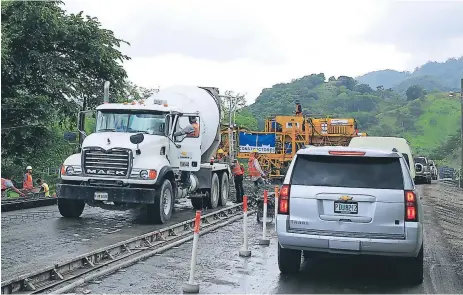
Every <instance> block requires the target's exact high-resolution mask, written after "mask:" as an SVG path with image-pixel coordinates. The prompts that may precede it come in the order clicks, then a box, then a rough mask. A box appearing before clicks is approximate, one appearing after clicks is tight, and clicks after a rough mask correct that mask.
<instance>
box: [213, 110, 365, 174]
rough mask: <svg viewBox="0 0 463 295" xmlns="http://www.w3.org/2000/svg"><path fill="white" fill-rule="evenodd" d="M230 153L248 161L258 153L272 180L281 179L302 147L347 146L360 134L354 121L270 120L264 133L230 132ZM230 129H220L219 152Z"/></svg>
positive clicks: (225, 148)
mask: <svg viewBox="0 0 463 295" xmlns="http://www.w3.org/2000/svg"><path fill="white" fill-rule="evenodd" d="M232 129H233V132H232V135H233V143H234V144H233V151H236V153H235V157H237V158H238V159H248V158H249V153H250V152H251V151H252V150H254V149H257V150H258V151H259V158H258V159H259V163H260V165H261V166H262V169H263V170H265V171H268V172H269V177H270V178H271V179H281V178H282V177H283V176H284V175H285V173H286V170H287V168H288V166H289V164H290V163H291V160H292V159H293V157H294V155H295V154H296V152H297V151H298V150H299V149H301V148H303V147H305V146H347V145H349V142H350V140H351V139H352V138H353V137H356V136H367V134H366V133H359V132H358V130H357V122H356V121H355V119H352V118H351V119H335V118H312V117H303V116H301V115H296V116H273V117H271V118H267V119H266V120H265V126H264V131H263V132H259V131H249V130H246V129H240V128H238V127H234V128H232ZM229 136H230V133H229V128H228V126H223V129H222V141H221V142H222V144H221V148H222V149H223V150H225V151H226V152H227V153H228V152H229V151H230V147H229V143H228V142H229V140H228V138H229Z"/></svg>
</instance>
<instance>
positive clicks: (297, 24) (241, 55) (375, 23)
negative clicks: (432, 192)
mask: <svg viewBox="0 0 463 295" xmlns="http://www.w3.org/2000/svg"><path fill="white" fill-rule="evenodd" d="M64 2H65V6H64V8H65V9H66V10H67V11H68V12H70V13H78V12H79V11H84V14H88V15H90V16H94V17H97V18H98V19H99V20H100V22H101V24H102V26H103V27H104V28H106V29H110V30H112V31H114V33H115V35H116V37H118V38H121V39H124V40H126V41H128V42H129V43H130V46H123V47H122V48H121V50H122V52H123V53H124V54H127V55H129V56H130V57H131V58H132V59H131V60H130V61H127V62H125V65H124V67H125V69H126V70H127V73H128V76H129V79H130V80H131V81H133V82H134V83H135V84H137V85H139V86H143V87H150V88H157V87H161V88H163V87H167V86H171V85H175V84H188V85H198V86H213V87H219V88H220V89H221V92H224V91H225V90H232V91H234V92H235V93H240V94H246V98H247V101H248V103H252V102H254V100H255V99H256V97H257V96H258V95H259V94H260V92H261V91H262V89H263V88H270V87H272V85H274V84H277V83H282V82H289V81H291V80H292V79H297V78H300V77H302V76H305V75H310V74H312V73H325V76H326V77H327V78H328V77H330V76H336V77H338V76H340V75H348V76H353V77H355V76H359V75H362V74H364V73H367V72H370V71H374V70H381V69H394V70H399V71H404V70H408V71H413V69H414V68H415V67H417V66H420V65H422V64H424V63H426V62H427V61H430V60H432V61H445V60H447V59H448V58H450V57H459V56H461V55H463V50H462V48H463V17H461V16H462V15H463V0H458V1H443V0H439V1H400V2H399V1H386V0H384V1H383V0H366V1H363V0H358V1H357V0H349V1H345V0H340V1H335V0H323V1H321V0H291V1H269V0H267V1H262V0H252V1H249V0H248V1H246V0H234V1H214V0H201V1H187V0H175V1H173V0H170V1H167V0H164V1H158V0H151V1H148V0H132V1H120V0H67V1H66V0H65V1H64ZM198 4H201V5H198Z"/></svg>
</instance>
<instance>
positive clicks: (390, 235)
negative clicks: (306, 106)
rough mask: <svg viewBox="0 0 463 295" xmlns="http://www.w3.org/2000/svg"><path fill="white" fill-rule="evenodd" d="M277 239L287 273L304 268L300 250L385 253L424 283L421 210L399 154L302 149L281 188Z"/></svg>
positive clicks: (411, 277)
mask: <svg viewBox="0 0 463 295" xmlns="http://www.w3.org/2000/svg"><path fill="white" fill-rule="evenodd" d="M277 235H278V265H279V268H280V271H281V272H282V273H294V272H298V271H299V268H300V264H301V254H302V252H304V254H315V253H317V252H325V253H339V254H356V255H358V254H364V255H380V256H392V257H398V258H399V259H397V261H398V262H400V263H403V264H405V265H406V268H405V269H406V270H407V276H408V279H409V281H411V282H412V283H415V284H421V283H422V282H423V209H422V205H421V201H420V198H419V196H418V193H417V191H416V189H415V185H414V182H413V179H412V177H411V176H410V170H409V169H408V168H407V163H406V161H405V159H404V158H403V156H402V155H401V154H400V153H397V152H391V151H382V150H373V149H360V148H349V147H311V148H306V149H301V150H299V151H298V152H297V154H296V155H295V157H294V159H293V161H292V162H291V165H290V166H289V169H288V172H287V174H286V177H285V180H284V182H283V186H282V187H281V190H280V197H279V200H278V215H277Z"/></svg>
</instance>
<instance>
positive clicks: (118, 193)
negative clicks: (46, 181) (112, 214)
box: [56, 184, 156, 204]
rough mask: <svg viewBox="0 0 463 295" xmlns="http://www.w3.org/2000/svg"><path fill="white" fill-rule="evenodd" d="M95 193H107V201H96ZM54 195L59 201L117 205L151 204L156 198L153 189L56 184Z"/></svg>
mask: <svg viewBox="0 0 463 295" xmlns="http://www.w3.org/2000/svg"><path fill="white" fill-rule="evenodd" d="M95 193H107V197H108V199H107V200H102V199H101V198H100V199H98V200H96V199H95V195H96V194H95ZM56 195H57V197H58V198H61V199H73V200H82V201H86V202H91V201H108V202H115V203H116V202H118V203H135V204H153V203H154V200H155V196H156V190H155V189H148V188H127V187H101V186H90V185H85V186H84V185H75V184H57V185H56ZM105 195H106V194H105Z"/></svg>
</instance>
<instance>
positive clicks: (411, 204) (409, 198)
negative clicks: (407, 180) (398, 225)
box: [405, 191, 418, 221]
mask: <svg viewBox="0 0 463 295" xmlns="http://www.w3.org/2000/svg"><path fill="white" fill-rule="evenodd" d="M405 221H418V206H417V203H416V194H415V193H414V192H413V191H405Z"/></svg>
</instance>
